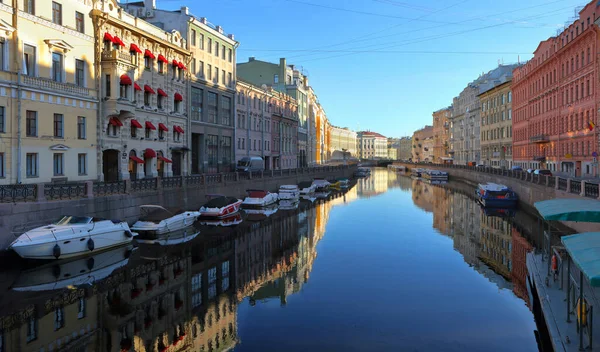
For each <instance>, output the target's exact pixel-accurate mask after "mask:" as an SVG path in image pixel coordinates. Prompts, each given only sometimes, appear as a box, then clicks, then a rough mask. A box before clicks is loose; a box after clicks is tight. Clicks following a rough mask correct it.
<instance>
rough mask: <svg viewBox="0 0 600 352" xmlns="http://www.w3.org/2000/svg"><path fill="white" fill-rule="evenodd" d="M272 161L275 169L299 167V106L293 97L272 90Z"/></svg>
mask: <svg viewBox="0 0 600 352" xmlns="http://www.w3.org/2000/svg"><path fill="white" fill-rule="evenodd" d="M269 93H270V97H271V102H270V106H271V107H272V109H271V111H272V113H271V126H272V127H271V146H272V147H271V160H272V161H273V166H272V168H273V169H293V168H295V167H296V166H297V165H298V104H297V103H296V100H295V99H294V98H292V97H291V96H289V95H287V94H285V93H281V92H279V91H276V90H273V89H271V90H270V92H269Z"/></svg>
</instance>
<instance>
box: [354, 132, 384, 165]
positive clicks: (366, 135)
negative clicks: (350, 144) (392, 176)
mask: <svg viewBox="0 0 600 352" xmlns="http://www.w3.org/2000/svg"><path fill="white" fill-rule="evenodd" d="M357 142H358V153H359V155H360V156H359V157H360V159H371V160H373V159H387V156H388V152H387V138H386V137H385V136H383V135H381V134H379V133H377V132H371V131H361V132H358V133H357Z"/></svg>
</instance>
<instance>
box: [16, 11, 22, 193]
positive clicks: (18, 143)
mask: <svg viewBox="0 0 600 352" xmlns="http://www.w3.org/2000/svg"><path fill="white" fill-rule="evenodd" d="M15 12H17V11H15ZM21 144H22V138H21V69H19V70H18V71H17V184H21V153H22V147H21Z"/></svg>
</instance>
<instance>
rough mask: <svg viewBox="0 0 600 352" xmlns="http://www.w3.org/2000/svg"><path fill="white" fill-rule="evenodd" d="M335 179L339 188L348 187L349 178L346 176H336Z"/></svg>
mask: <svg viewBox="0 0 600 352" xmlns="http://www.w3.org/2000/svg"><path fill="white" fill-rule="evenodd" d="M337 181H338V182H339V183H340V188H341V189H346V188H350V180H349V179H347V178H346V177H338V178H337Z"/></svg>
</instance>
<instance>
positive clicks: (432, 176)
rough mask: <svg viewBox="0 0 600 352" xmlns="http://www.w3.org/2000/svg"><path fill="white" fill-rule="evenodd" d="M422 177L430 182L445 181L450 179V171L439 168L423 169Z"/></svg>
mask: <svg viewBox="0 0 600 352" xmlns="http://www.w3.org/2000/svg"><path fill="white" fill-rule="evenodd" d="M421 177H422V178H423V179H424V180H425V181H428V182H430V183H437V182H440V181H441V182H445V181H448V173H447V172H445V171H439V170H423V171H422V172H421Z"/></svg>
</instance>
